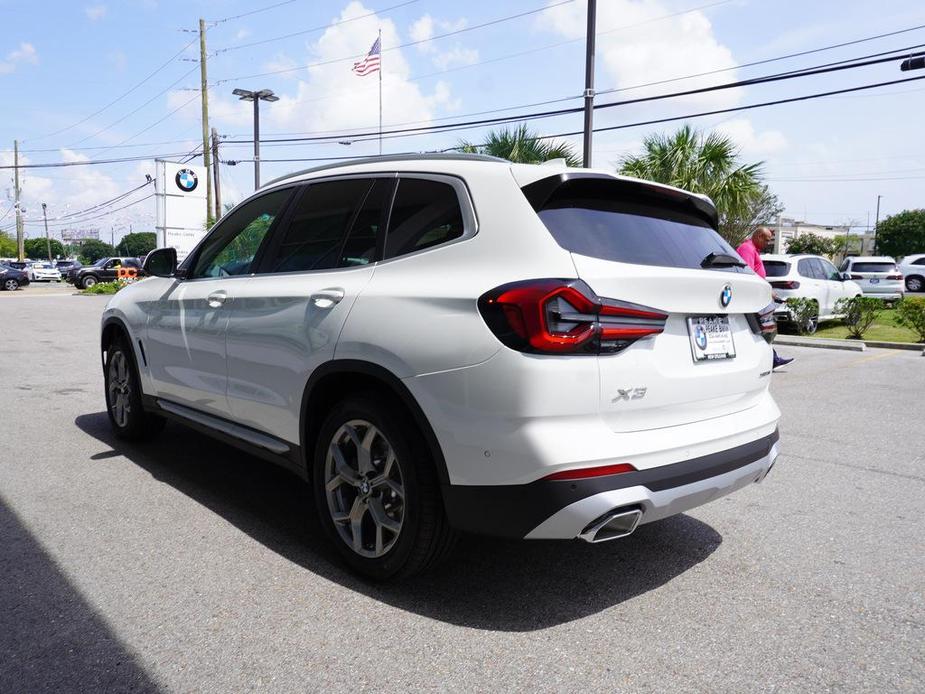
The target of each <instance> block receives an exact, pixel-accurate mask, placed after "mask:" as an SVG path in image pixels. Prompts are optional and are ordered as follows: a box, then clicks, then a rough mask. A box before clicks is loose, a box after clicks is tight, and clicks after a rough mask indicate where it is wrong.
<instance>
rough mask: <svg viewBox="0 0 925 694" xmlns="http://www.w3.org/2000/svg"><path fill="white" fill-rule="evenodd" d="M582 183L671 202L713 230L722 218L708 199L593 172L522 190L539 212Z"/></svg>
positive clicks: (556, 177)
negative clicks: (554, 197)
mask: <svg viewBox="0 0 925 694" xmlns="http://www.w3.org/2000/svg"><path fill="white" fill-rule="evenodd" d="M580 181H597V182H601V183H607V184H608V185H612V186H613V189H614V192H615V193H618V194H619V195H620V196H621V197H622V196H625V197H627V198H649V199H650V200H651V199H652V198H655V199H662V200H666V201H670V202H672V203H674V204H675V205H677V206H679V207H682V208H687V210H688V211H689V212H691V213H693V214H694V215H695V216H697V217H701V218H702V219H704V220H705V221H707V222H709V224H710V226H712V227H713V228H714V229H716V228H717V227H718V226H719V215H718V214H717V212H716V207H715V206H714V205H713V203H712V202H710V199H709V198H706V197H704V196H701V195H697V194H695V193H689V192H687V191H684V190H679V189H677V188H671V187H668V186H663V185H662V184H660V183H654V182H651V181H642V180H639V179H635V178H617V177H615V176H610V175H608V174H604V173H594V172H591V171H563V172H562V173H558V174H554V175H552V176H547V177H546V178H541V179H540V180H538V181H534V182H533V183H530V184H528V185H526V186H524V187H523V188H522V189H521V190H523V194H524V195H525V196H526V198H527V201H528V202H529V203H530V205H531V206H532V207H533V209H534V210H536V211H540V210H542V209H543V208H544V207H546V205H547V204H548V203H549V201H550V200H551V199H552V198H553V196H554V195H555V194H556V193H557V192H559V191H562V189H563V188H571V187H572V186H574V185H575V184H576V183H579V182H580ZM563 192H564V191H563Z"/></svg>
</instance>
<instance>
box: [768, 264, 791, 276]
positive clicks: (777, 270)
mask: <svg viewBox="0 0 925 694" xmlns="http://www.w3.org/2000/svg"><path fill="white" fill-rule="evenodd" d="M764 271H765V272H766V273H767V275H768V277H784V276H785V275H786V274H787V273H789V272H790V263H785V262H783V261H782V260H765V261H764Z"/></svg>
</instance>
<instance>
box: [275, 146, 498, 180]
mask: <svg viewBox="0 0 925 694" xmlns="http://www.w3.org/2000/svg"><path fill="white" fill-rule="evenodd" d="M420 159H424V160H447V159H449V160H456V161H460V160H462V161H493V162H501V163H504V164H510V162H509V161H508V160H507V159H501V158H500V157H492V156H490V155H488V154H465V153H463V152H421V153H420V154H419V153H417V152H413V153H411V154H383V155H380V156H374V157H358V158H356V159H350V160H349V161H341V162H337V163H336V164H322V165H321V166H312V167H311V168H308V169H302V170H301V171H294V172H293V173H291V174H286V175H285V176H280V177H279V178H274V179H273V180H272V181H270V182H268V183H264V184H263V185H262V186H260V187H261V188H263V187H265V186H271V185H273V184H274V183H279V182H281V181H286V180H288V179H290V178H295V177H296V176H302V175H304V174H308V173H314V172H315V171H325V170H327V169H337V168H340V167H343V166H354V165H356V164H375V163H377V162H390V161H416V160H420Z"/></svg>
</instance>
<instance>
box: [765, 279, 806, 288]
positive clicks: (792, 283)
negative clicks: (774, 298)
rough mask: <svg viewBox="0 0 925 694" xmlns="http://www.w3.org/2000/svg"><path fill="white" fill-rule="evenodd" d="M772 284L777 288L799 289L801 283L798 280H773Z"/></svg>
mask: <svg viewBox="0 0 925 694" xmlns="http://www.w3.org/2000/svg"><path fill="white" fill-rule="evenodd" d="M771 286H772V287H776V288H777V289H799V288H800V283H799V282H797V281H796V280H782V281H779V282H771Z"/></svg>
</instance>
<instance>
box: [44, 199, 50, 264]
mask: <svg viewBox="0 0 925 694" xmlns="http://www.w3.org/2000/svg"><path fill="white" fill-rule="evenodd" d="M47 207H48V206H47V205H46V204H45V203H44V202H43V203H42V219H44V220H45V246H46V247H47V248H48V260H51V237H50V236H49V235H48V211H47V209H46V208H47Z"/></svg>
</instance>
